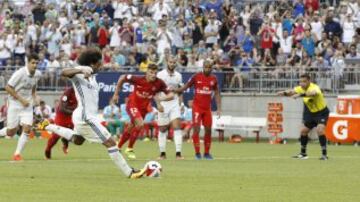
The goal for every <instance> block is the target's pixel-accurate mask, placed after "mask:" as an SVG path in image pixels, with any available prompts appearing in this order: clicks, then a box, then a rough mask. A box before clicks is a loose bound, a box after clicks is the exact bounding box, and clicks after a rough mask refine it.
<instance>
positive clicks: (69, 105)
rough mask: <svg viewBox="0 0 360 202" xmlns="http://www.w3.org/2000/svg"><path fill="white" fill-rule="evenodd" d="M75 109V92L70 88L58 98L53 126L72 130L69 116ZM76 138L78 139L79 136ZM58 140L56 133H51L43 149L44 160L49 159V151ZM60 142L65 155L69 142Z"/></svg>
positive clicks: (64, 140) (63, 140)
mask: <svg viewBox="0 0 360 202" xmlns="http://www.w3.org/2000/svg"><path fill="white" fill-rule="evenodd" d="M76 107H77V101H76V96H75V91H74V89H73V88H72V87H71V88H68V89H66V90H65V91H64V93H63V95H62V96H61V98H60V104H59V105H58V106H57V107H56V111H55V120H54V124H55V125H58V126H63V127H65V128H70V129H73V128H74V124H73V122H72V119H71V115H72V113H73V111H74V110H75V109H76ZM77 138H80V136H79V137H77ZM59 139H60V136H59V135H58V134H56V133H53V134H52V136H51V138H50V139H49V140H48V142H47V146H46V148H45V157H46V159H51V149H52V148H53V147H54V146H55V144H56V143H57V141H58V140H59ZM61 140H62V142H63V151H64V153H65V154H67V150H68V143H69V141H68V140H66V139H65V138H62V139H61ZM84 140H85V139H83V140H82V142H83V141H84Z"/></svg>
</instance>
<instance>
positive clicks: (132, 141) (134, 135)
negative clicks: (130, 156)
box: [128, 128, 142, 149]
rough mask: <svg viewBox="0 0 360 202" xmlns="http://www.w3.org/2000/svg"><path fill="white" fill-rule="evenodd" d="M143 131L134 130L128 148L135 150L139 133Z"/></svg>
mask: <svg viewBox="0 0 360 202" xmlns="http://www.w3.org/2000/svg"><path fill="white" fill-rule="evenodd" d="M141 131H142V129H140V128H134V129H133V130H132V132H131V135H130V140H129V145H128V148H130V149H132V148H134V144H135V142H136V140H137V138H138V135H139V133H140V132H141Z"/></svg>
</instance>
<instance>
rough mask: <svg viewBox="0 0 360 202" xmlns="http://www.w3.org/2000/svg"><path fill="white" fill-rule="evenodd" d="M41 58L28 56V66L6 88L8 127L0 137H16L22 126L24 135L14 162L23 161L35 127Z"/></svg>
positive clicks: (0, 133) (34, 55)
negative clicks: (23, 152) (38, 66)
mask: <svg viewBox="0 0 360 202" xmlns="http://www.w3.org/2000/svg"><path fill="white" fill-rule="evenodd" d="M38 61H39V57H38V55H37V54H35V53H32V54H30V55H28V56H27V65H26V66H25V67H23V68H20V69H19V70H17V71H16V72H15V73H14V74H13V75H12V76H11V78H10V80H9V81H8V83H7V85H6V86H5V90H6V92H7V93H8V94H9V99H8V102H9V105H8V106H9V108H8V113H7V127H4V128H3V129H1V130H0V137H4V136H6V135H7V136H11V137H12V136H14V135H15V134H16V132H17V130H18V128H19V126H20V125H21V126H22V129H23V130H22V133H21V135H20V138H19V140H18V143H17V146H16V150H15V153H14V156H13V160H14V161H21V160H22V157H21V152H22V151H23V149H24V147H25V144H26V142H27V141H28V139H29V134H30V131H31V127H32V125H33V106H34V104H35V102H37V98H36V97H37V95H36V84H37V82H38V80H39V79H40V76H41V73H40V71H39V70H36V67H37V65H38Z"/></svg>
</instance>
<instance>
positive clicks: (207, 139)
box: [175, 60, 221, 160]
mask: <svg viewBox="0 0 360 202" xmlns="http://www.w3.org/2000/svg"><path fill="white" fill-rule="evenodd" d="M212 65H213V63H212V62H211V61H209V60H206V61H205V62H204V67H203V72H201V73H197V74H195V75H194V76H193V77H192V78H191V79H190V80H189V81H188V82H187V83H186V84H185V85H184V86H183V87H181V88H179V89H176V90H175V92H177V93H181V92H183V91H184V90H186V89H188V88H190V87H192V86H194V88H195V95H194V103H193V112H192V113H193V115H192V118H193V127H194V132H193V137H192V138H193V142H194V148H195V158H196V159H199V160H200V159H201V158H202V157H201V154H200V137H199V133H200V126H201V124H202V125H203V126H204V129H205V135H204V147H205V149H204V156H203V157H204V159H213V157H212V155H211V154H210V147H211V125H212V115H211V96H212V94H213V93H214V94H215V101H216V105H217V115H218V116H220V115H221V98H220V92H219V88H218V82H217V79H216V77H215V76H214V75H213V74H211V71H212Z"/></svg>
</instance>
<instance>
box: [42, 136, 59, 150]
mask: <svg viewBox="0 0 360 202" xmlns="http://www.w3.org/2000/svg"><path fill="white" fill-rule="evenodd" d="M59 139H60V136H59V135H56V134H55V133H53V134H52V135H51V137H50V139H49V140H48V142H47V146H46V149H45V151H51V149H52V148H53V147H54V145H56V143H57V141H58V140H59Z"/></svg>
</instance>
